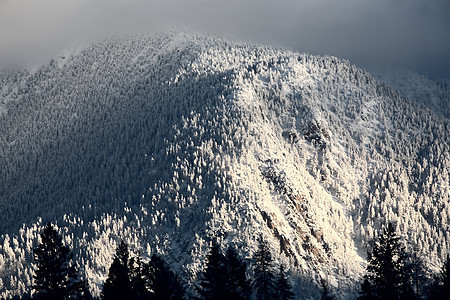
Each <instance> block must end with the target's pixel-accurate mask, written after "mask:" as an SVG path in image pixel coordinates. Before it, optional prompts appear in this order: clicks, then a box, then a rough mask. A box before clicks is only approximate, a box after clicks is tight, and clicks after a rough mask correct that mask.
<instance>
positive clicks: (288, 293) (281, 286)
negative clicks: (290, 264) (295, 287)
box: [276, 264, 294, 300]
mask: <svg viewBox="0 0 450 300" xmlns="http://www.w3.org/2000/svg"><path fill="white" fill-rule="evenodd" d="M276 290H277V293H278V298H277V299H279V300H288V299H294V293H292V286H291V284H290V283H289V279H288V277H287V274H286V270H285V269H284V266H283V265H282V264H280V268H279V269H278V274H277V281H276Z"/></svg>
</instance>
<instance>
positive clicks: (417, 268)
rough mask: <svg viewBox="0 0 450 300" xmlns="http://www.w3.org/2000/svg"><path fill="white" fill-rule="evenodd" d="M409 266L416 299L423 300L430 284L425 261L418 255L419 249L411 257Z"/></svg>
mask: <svg viewBox="0 0 450 300" xmlns="http://www.w3.org/2000/svg"><path fill="white" fill-rule="evenodd" d="M409 265H410V267H409V271H410V274H411V276H410V279H411V287H412V290H413V292H414V294H415V298H417V299H422V298H423V297H424V296H425V294H426V289H427V286H428V283H429V274H428V270H427V269H426V268H425V264H424V263H423V260H422V259H421V258H420V256H419V255H418V250H417V249H415V250H414V252H413V254H412V255H411V261H410V264H409Z"/></svg>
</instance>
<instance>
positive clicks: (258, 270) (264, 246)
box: [252, 235, 277, 300]
mask: <svg viewBox="0 0 450 300" xmlns="http://www.w3.org/2000/svg"><path fill="white" fill-rule="evenodd" d="M253 260H254V264H255V266H254V279H253V282H252V286H253V289H254V291H255V293H256V298H257V299H261V300H269V299H276V297H277V292H276V289H275V274H274V271H273V259H272V254H271V253H270V248H269V244H268V243H267V242H266V241H265V240H264V239H263V237H262V235H260V236H259V238H258V251H256V252H255V254H254V256H253Z"/></svg>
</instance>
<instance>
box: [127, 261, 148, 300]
mask: <svg viewBox="0 0 450 300" xmlns="http://www.w3.org/2000/svg"><path fill="white" fill-rule="evenodd" d="M144 270H145V266H144V263H143V262H142V257H141V256H140V255H139V254H138V255H137V256H136V257H133V258H131V259H130V281H131V288H132V290H133V295H134V298H135V299H136V300H141V299H149V298H150V297H151V292H150V289H151V287H150V284H151V282H150V278H149V277H148V276H146V274H145V272H144Z"/></svg>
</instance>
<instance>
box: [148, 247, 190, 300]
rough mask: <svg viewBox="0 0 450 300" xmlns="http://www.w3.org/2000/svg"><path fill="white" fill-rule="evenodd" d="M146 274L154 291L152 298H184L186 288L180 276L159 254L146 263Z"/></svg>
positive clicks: (167, 299) (161, 299)
mask: <svg viewBox="0 0 450 300" xmlns="http://www.w3.org/2000/svg"><path fill="white" fill-rule="evenodd" d="M144 276H145V277H146V278H147V280H148V282H149V284H150V289H151V290H152V291H153V293H152V294H151V298H150V299H158V300H178V299H183V297H184V294H185V290H184V287H183V285H182V284H181V282H180V280H179V278H178V276H177V275H176V274H175V273H174V272H172V270H170V268H169V266H168V265H167V264H166V263H165V262H164V260H162V259H161V258H160V257H159V256H157V255H155V254H153V255H152V257H151V260H150V262H149V263H148V264H146V265H144Z"/></svg>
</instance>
